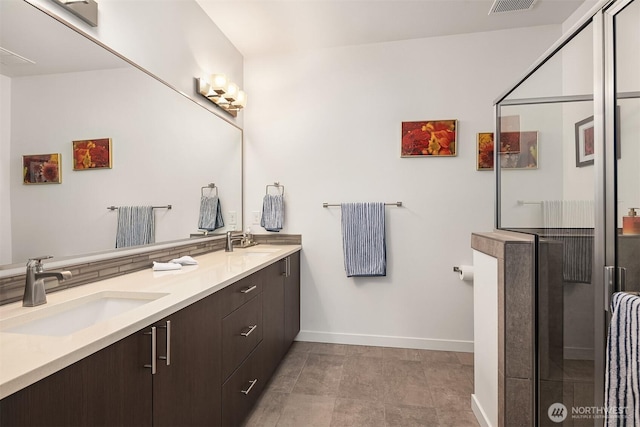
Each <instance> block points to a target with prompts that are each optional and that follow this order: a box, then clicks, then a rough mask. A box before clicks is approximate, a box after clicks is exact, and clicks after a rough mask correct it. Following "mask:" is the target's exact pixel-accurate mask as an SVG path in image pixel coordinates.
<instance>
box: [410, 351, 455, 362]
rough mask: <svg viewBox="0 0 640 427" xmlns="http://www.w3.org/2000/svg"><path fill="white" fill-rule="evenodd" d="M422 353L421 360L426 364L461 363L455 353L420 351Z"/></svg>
mask: <svg viewBox="0 0 640 427" xmlns="http://www.w3.org/2000/svg"><path fill="white" fill-rule="evenodd" d="M418 351H419V352H420V360H422V361H423V362H425V363H426V364H435V363H460V361H459V360H458V357H457V356H456V353H454V352H453V351H438V350H418Z"/></svg>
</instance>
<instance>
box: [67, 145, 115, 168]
mask: <svg viewBox="0 0 640 427" xmlns="http://www.w3.org/2000/svg"><path fill="white" fill-rule="evenodd" d="M111 157H112V156H111V138H100V139H84V140H80V141H73V170H74V171H81V170H89V169H111Z"/></svg>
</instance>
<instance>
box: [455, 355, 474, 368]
mask: <svg viewBox="0 0 640 427" xmlns="http://www.w3.org/2000/svg"><path fill="white" fill-rule="evenodd" d="M455 355H456V357H457V358H458V362H460V363H462V364H463V365H470V366H473V353H462V352H456V353H455Z"/></svg>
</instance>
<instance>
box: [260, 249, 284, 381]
mask: <svg viewBox="0 0 640 427" xmlns="http://www.w3.org/2000/svg"><path fill="white" fill-rule="evenodd" d="M283 266H284V260H282V261H280V262H277V263H275V264H271V265H270V266H268V267H266V268H265V269H264V270H263V274H264V287H263V291H262V298H263V308H262V316H263V323H264V330H263V331H262V350H261V351H262V355H263V358H264V369H265V374H266V376H267V377H269V376H271V374H272V373H273V371H275V369H276V367H277V366H278V364H279V363H280V359H281V358H282V356H283V355H284V351H285V342H284V276H283V272H284V267H283Z"/></svg>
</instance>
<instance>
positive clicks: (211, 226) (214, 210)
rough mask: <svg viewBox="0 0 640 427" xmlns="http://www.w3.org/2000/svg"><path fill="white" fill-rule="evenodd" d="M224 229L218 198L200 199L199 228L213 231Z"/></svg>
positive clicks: (203, 197) (206, 197) (205, 197)
mask: <svg viewBox="0 0 640 427" xmlns="http://www.w3.org/2000/svg"><path fill="white" fill-rule="evenodd" d="M222 227H224V220H223V219H222V208H221V206H220V199H219V198H218V196H202V197H201V198H200V217H199V219H198V228H199V229H200V230H207V231H213V230H216V229H218V228H222Z"/></svg>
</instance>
